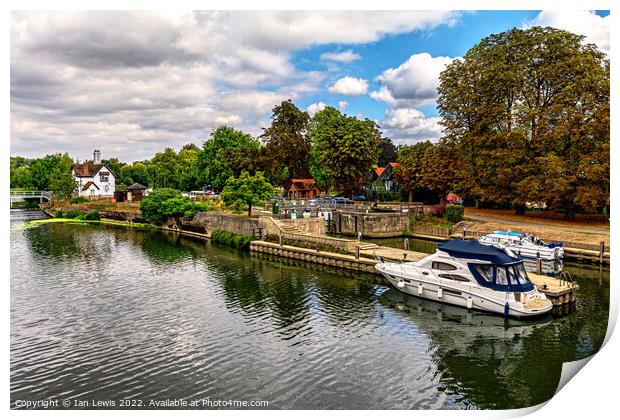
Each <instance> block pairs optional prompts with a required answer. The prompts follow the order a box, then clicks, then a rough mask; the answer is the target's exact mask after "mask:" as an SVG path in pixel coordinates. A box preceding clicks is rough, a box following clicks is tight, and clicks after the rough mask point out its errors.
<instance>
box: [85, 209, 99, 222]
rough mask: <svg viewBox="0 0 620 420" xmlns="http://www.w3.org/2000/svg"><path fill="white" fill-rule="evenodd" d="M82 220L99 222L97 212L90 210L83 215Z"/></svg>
mask: <svg viewBox="0 0 620 420" xmlns="http://www.w3.org/2000/svg"><path fill="white" fill-rule="evenodd" d="M84 220H99V211H98V210H91V211H89V212H88V213H86V214H85V215H84Z"/></svg>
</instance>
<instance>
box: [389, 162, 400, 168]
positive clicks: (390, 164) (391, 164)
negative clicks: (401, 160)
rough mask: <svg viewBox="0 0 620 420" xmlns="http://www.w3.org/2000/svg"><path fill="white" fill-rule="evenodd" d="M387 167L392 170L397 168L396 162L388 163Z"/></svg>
mask: <svg viewBox="0 0 620 420" xmlns="http://www.w3.org/2000/svg"><path fill="white" fill-rule="evenodd" d="M388 166H391V167H392V168H394V167H396V166H398V162H390V163H388Z"/></svg>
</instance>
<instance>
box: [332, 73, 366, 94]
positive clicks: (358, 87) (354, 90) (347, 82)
mask: <svg viewBox="0 0 620 420" xmlns="http://www.w3.org/2000/svg"><path fill="white" fill-rule="evenodd" d="M327 91H328V92H330V93H339V94H341V95H345V96H356V95H363V94H365V93H366V92H367V91H368V80H366V79H359V78H356V77H349V76H345V77H343V78H342V79H338V80H337V81H336V83H334V84H333V85H331V86H330V87H329V88H327Z"/></svg>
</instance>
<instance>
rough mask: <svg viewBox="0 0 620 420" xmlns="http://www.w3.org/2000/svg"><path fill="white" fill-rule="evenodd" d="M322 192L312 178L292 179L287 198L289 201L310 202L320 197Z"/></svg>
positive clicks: (287, 189) (287, 188)
mask: <svg viewBox="0 0 620 420" xmlns="http://www.w3.org/2000/svg"><path fill="white" fill-rule="evenodd" d="M322 192H323V190H322V189H321V187H319V186H318V185H317V184H316V181H315V180H314V179H312V178H306V179H291V180H290V181H289V183H288V186H287V187H286V197H287V198H288V199H289V200H309V199H312V198H317V197H319V196H320V195H321V193H322Z"/></svg>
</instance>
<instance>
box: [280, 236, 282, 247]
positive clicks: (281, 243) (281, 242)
mask: <svg viewBox="0 0 620 420" xmlns="http://www.w3.org/2000/svg"><path fill="white" fill-rule="evenodd" d="M279 245H280V246H282V234H280V236H279Z"/></svg>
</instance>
